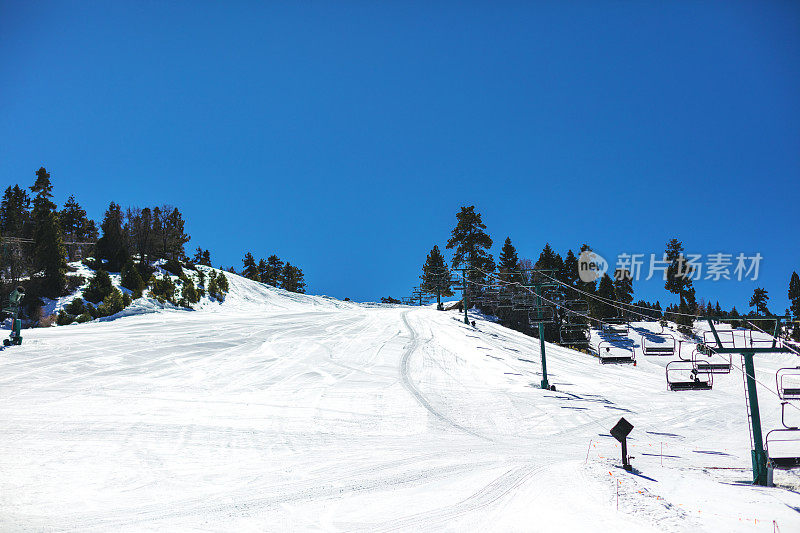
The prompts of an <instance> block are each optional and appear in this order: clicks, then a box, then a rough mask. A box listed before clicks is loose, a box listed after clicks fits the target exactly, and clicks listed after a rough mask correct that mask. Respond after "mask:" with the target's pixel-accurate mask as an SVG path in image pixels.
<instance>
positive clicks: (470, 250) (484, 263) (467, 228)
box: [447, 205, 494, 294]
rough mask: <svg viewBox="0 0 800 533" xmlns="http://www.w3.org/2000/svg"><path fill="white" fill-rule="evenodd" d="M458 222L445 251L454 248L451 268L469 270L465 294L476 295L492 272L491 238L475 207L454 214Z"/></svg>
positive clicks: (465, 208)
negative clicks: (488, 274)
mask: <svg viewBox="0 0 800 533" xmlns="http://www.w3.org/2000/svg"><path fill="white" fill-rule="evenodd" d="M456 220H457V221H458V222H457V224H456V227H455V228H453V231H452V233H451V237H450V240H449V241H447V249H448V250H449V249H451V248H454V249H455V251H454V252H453V262H452V264H453V267H454V268H459V267H461V266H462V265H463V267H464V268H468V269H470V270H469V271H468V273H467V285H468V287H467V293H468V294H476V291H477V289H478V287H479V286H480V285H483V284H484V283H485V281H486V276H487V273H491V272H494V259H493V258H492V255H491V254H490V253H489V252H488V250H489V249H490V248H491V247H492V238H491V237H489V235H488V234H487V233H486V232H485V231H484V230H485V229H486V225H485V224H484V223H483V220H481V215H480V213H476V212H475V206H474V205H471V206H469V207H462V208H461V211H459V212H458V213H457V214H456Z"/></svg>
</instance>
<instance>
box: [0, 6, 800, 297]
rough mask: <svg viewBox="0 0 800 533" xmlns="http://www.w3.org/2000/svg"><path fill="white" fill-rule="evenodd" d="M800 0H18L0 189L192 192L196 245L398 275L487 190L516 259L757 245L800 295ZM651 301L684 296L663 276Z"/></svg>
mask: <svg viewBox="0 0 800 533" xmlns="http://www.w3.org/2000/svg"><path fill="white" fill-rule="evenodd" d="M798 27H800V3H797V2H791V1H786V2H773V1H759V2H755V1H753V2H732V1H728V2H669V3H666V2H648V3H634V2H549V3H533V2H500V3H498V2H408V1H404V2H356V1H347V2H319V1H304V2H288V1H287V2H202V1H194V2H135V3H134V2H129V3H125V2H81V3H77V2H68V3H58V2H30V1H25V2H13V1H9V2H3V3H2V4H0V57H2V58H3V59H2V61H0V95H2V96H0V186H2V187H3V188H5V187H6V186H7V185H9V184H13V183H22V184H30V183H31V182H32V181H33V178H34V171H35V170H36V169H37V168H38V167H39V166H40V165H44V166H45V167H47V169H48V170H49V171H50V172H51V175H52V178H53V180H54V183H55V192H56V196H57V200H59V202H63V200H64V199H66V196H67V195H68V194H70V193H73V194H75V196H76V197H77V199H78V201H79V202H81V203H82V204H83V205H84V206H85V207H86V208H87V210H88V211H89V213H90V215H92V216H93V217H95V218H97V219H100V218H101V217H102V213H103V211H104V209H105V207H106V206H107V205H108V202H109V201H111V200H114V201H116V202H119V203H121V204H122V205H123V206H127V205H139V206H143V205H153V204H162V203H170V204H174V205H177V206H178V207H180V208H181V210H182V211H183V212H184V214H185V216H186V218H187V219H188V226H187V229H188V231H189V233H190V234H191V235H192V241H191V243H190V245H189V246H190V247H194V246H197V245H199V246H202V247H204V248H209V249H211V251H212V256H213V259H214V262H215V264H221V265H224V266H228V265H232V264H233V265H236V266H237V267H240V266H241V257H242V255H243V254H244V252H245V251H252V252H253V253H254V254H255V255H256V256H257V257H258V256H266V255H268V254H271V253H277V254H278V255H280V256H281V257H283V258H288V259H289V260H291V261H292V262H295V263H297V264H299V265H300V266H301V267H302V268H303V269H304V271H305V273H306V277H307V279H308V281H309V290H310V292H314V293H325V294H330V295H333V296H337V297H342V298H343V297H346V296H347V297H350V298H353V299H356V300H370V299H377V298H379V297H380V296H384V295H393V296H395V297H399V296H403V295H405V294H407V293H408V292H409V291H410V288H411V286H412V285H414V284H415V283H417V282H418V281H419V280H418V276H419V271H420V267H421V264H422V262H423V261H424V259H425V255H426V253H427V252H428V251H429V250H430V248H431V247H432V246H433V245H434V244H438V245H439V246H440V247H444V244H445V243H446V241H447V238H448V235H449V232H450V229H451V228H452V226H453V224H454V222H455V213H456V211H458V208H459V207H460V206H462V205H472V204H474V205H476V207H477V209H478V210H479V211H480V212H481V213H482V214H483V217H484V221H485V223H486V224H487V226H488V231H489V233H490V234H491V235H492V237H493V238H494V240H495V250H494V252H495V255H496V254H497V253H498V251H499V247H500V245H502V241H503V240H504V239H505V237H506V236H511V238H512V240H513V241H514V243H515V244H516V245H517V247H518V249H519V252H520V255H521V256H523V257H531V258H534V259H535V258H536V257H538V254H539V252H540V251H541V249H542V247H543V246H544V244H545V242H549V243H551V245H552V246H553V247H554V248H555V249H556V250H558V251H559V252H561V253H562V254H563V253H565V252H566V250H567V249H568V248H572V249H577V248H578V247H579V246H580V244H581V243H584V242H586V243H589V244H590V245H592V247H593V248H594V249H595V250H596V251H598V252H599V253H601V254H602V255H603V256H605V257H606V258H612V261H613V258H614V257H615V256H616V254H618V253H620V252H626V253H646V254H649V253H660V252H662V251H663V248H664V243H665V242H666V241H667V240H668V239H669V238H671V237H677V238H679V239H681V240H682V241H683V242H684V244H685V246H686V248H687V250H688V251H692V252H695V253H712V252H726V253H732V254H738V253H740V252H744V253H747V254H753V253H756V252H760V253H761V254H762V255H763V256H764V259H763V262H762V265H761V267H762V268H761V278H760V280H759V281H758V282H756V283H752V282H742V283H739V282H722V283H711V282H701V283H698V284H697V288H698V296H700V297H704V298H710V299H712V300H716V299H719V300H720V301H721V302H722V304H723V305H725V306H726V307H727V306H730V305H736V306H737V308H738V309H740V310H742V309H743V308H744V307H746V305H747V300H748V299H749V296H750V295H751V294H752V290H753V288H754V286H756V285H760V286H764V287H765V288H767V289H768V290H769V291H770V295H771V296H772V304H773V305H772V308H773V310H776V311H782V310H783V309H784V308H785V307H786V306H787V297H786V290H787V286H788V280H789V275H790V274H791V272H792V270H800V250H799V249H798V245H797V234H798V220H797V215H798V212H799V210H798V207H797V203H798V199H800V195H799V194H798V193H800V185H798V177H799V176H800V98H798V95H799V94H800V32H798V31H797V28H798ZM635 289H636V296H637V297H642V298H647V299H652V300H655V299H660V300H661V301H662V303H663V302H665V301H670V298H669V296H668V295H667V294H666V293H665V291H664V290H663V287H662V284H661V283H659V282H656V281H651V282H644V281H643V282H640V283H638V284H636V286H635Z"/></svg>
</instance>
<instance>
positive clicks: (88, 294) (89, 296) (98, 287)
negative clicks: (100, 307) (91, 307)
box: [83, 270, 114, 304]
mask: <svg viewBox="0 0 800 533" xmlns="http://www.w3.org/2000/svg"><path fill="white" fill-rule="evenodd" d="M113 289H114V285H113V284H112V283H111V277H110V276H109V275H108V272H106V271H105V270H98V271H97V272H95V273H94V276H92V279H91V280H90V281H89V285H88V286H87V287H86V288H85V289H84V290H83V299H84V300H86V301H87V302H92V303H95V304H96V303H100V302H102V301H103V300H104V299H105V298H106V296H108V295H109V294H111V291H112V290H113Z"/></svg>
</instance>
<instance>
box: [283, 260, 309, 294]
mask: <svg viewBox="0 0 800 533" xmlns="http://www.w3.org/2000/svg"><path fill="white" fill-rule="evenodd" d="M282 278H283V287H282V288H283V289H285V290H287V291H289V292H299V293H304V292H306V291H305V287H306V283H305V279H304V276H303V271H302V270H300V268H299V267H296V266H294V265H292V264H291V263H289V262H287V263H286V264H285V265H283V275H282Z"/></svg>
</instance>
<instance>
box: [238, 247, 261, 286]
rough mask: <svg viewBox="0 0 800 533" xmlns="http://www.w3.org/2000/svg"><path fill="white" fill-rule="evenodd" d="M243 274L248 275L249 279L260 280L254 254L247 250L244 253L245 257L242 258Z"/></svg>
mask: <svg viewBox="0 0 800 533" xmlns="http://www.w3.org/2000/svg"><path fill="white" fill-rule="evenodd" d="M242 264H243V268H242V276H244V277H246V278H247V279H252V280H253V281H259V279H260V278H259V276H258V267H257V266H256V260H255V259H254V258H253V254H251V253H250V252H247V253H246V254H244V259H242Z"/></svg>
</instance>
